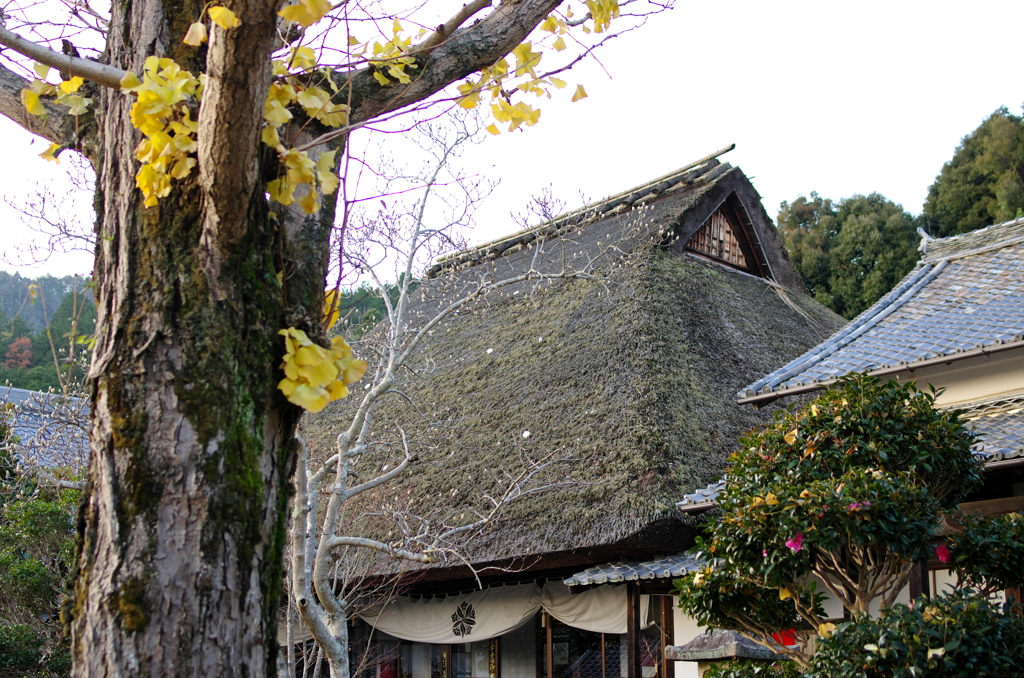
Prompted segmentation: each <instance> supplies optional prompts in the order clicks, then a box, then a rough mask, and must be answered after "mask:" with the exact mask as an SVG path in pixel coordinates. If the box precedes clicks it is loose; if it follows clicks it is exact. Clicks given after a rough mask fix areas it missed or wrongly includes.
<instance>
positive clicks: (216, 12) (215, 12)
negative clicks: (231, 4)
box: [209, 5, 242, 29]
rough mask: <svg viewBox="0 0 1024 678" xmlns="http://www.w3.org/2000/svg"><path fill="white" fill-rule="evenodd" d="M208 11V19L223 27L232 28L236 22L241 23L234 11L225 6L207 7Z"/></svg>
mask: <svg viewBox="0 0 1024 678" xmlns="http://www.w3.org/2000/svg"><path fill="white" fill-rule="evenodd" d="M209 13H210V21H212V22H213V23H215V24H217V25H218V26H220V27H221V28H224V29H228V28H234V27H235V26H237V25H238V24H240V23H242V22H241V21H240V20H239V18H238V16H236V15H235V13H234V12H232V11H231V10H230V9H228V8H227V7H221V6H219V5H218V6H216V7H211V8H210V9H209Z"/></svg>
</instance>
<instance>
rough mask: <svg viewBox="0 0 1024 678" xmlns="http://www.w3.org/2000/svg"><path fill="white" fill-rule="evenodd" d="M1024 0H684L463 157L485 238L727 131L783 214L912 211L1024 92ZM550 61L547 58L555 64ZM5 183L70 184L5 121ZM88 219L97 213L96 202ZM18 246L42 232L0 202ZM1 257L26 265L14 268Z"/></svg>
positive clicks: (10, 192)
mask: <svg viewBox="0 0 1024 678" xmlns="http://www.w3.org/2000/svg"><path fill="white" fill-rule="evenodd" d="M1022 26H1024V3H1022V2H1020V1H1019V0H1017V1H998V2H996V1H992V2H983V1H975V2H971V3H965V2H957V3H954V2H948V1H947V2H942V1H935V0H933V1H931V2H909V1H904V2H897V1H894V0H890V1H888V2H864V1H862V2H857V3H825V2H820V1H819V2H784V1H779V2H774V3H767V2H750V1H745V0H744V1H740V0H733V1H729V0H716V1H714V2H702V3H694V2H685V1H681V2H680V4H679V6H678V7H676V9H674V10H673V11H672V12H670V13H668V14H666V15H662V16H659V17H655V18H654V19H653V20H652V21H651V23H649V24H648V25H647V26H645V27H644V28H642V29H640V30H639V31H636V32H634V33H632V34H629V35H625V36H623V37H620V38H618V39H616V40H614V41H612V42H611V43H610V44H609V45H607V46H606V47H605V48H604V49H603V50H602V51H601V52H600V59H601V63H602V64H603V67H604V69H607V71H608V74H610V76H611V77H609V75H608V74H605V72H604V70H602V68H601V67H599V66H598V65H597V64H594V63H591V64H587V65H586V66H584V67H582V68H577V70H576V71H575V72H573V73H572V74H570V76H571V77H568V78H566V79H568V80H571V81H572V82H573V83H576V82H581V83H583V84H584V85H585V86H586V89H587V92H588V94H589V95H590V96H589V98H587V99H584V100H582V101H580V102H577V103H575V104H572V103H569V102H568V100H567V98H568V95H566V96H565V97H563V100H561V101H555V100H552V101H550V102H547V103H545V104H544V105H543V108H542V110H543V113H542V117H541V122H540V124H538V125H536V126H535V127H532V128H528V129H525V130H524V131H523V132H517V133H512V134H503V135H501V136H500V137H495V138H489V139H487V140H486V141H485V142H484V143H483V144H482V145H481V146H479V147H477V148H475V149H473V150H472V152H471V153H469V154H468V155H467V156H466V158H465V161H464V164H465V166H466V167H467V168H468V169H470V170H471V171H473V172H479V173H483V174H486V175H488V176H490V177H492V178H495V179H500V180H501V186H500V187H499V189H498V190H497V191H496V192H495V193H494V194H493V195H492V197H491V198H490V200H489V201H488V203H487V204H486V205H485V206H484V207H483V208H482V210H481V212H480V213H479V215H478V221H479V224H480V225H479V227H478V230H477V232H476V233H475V239H476V240H478V241H483V240H489V239H492V238H494V237H497V236H499V235H502V234H503V233H506V232H509V231H511V230H515V229H516V226H515V224H514V223H513V222H512V220H511V219H510V218H509V216H508V215H509V212H518V211H520V210H521V207H522V205H523V204H524V203H525V202H526V201H527V200H528V199H529V197H530V196H531V195H532V194H536V193H538V192H539V191H540V190H541V189H542V188H543V187H544V186H546V185H549V184H550V185H552V186H553V188H554V192H555V194H556V195H557V196H559V197H560V198H561V199H562V200H564V201H565V202H566V203H567V207H568V208H572V207H577V206H578V205H579V204H580V194H581V192H582V193H583V194H585V195H586V197H587V198H588V199H590V200H595V199H600V198H601V197H603V196H606V195H609V194H613V193H618V192H620V191H622V190H625V189H628V188H630V187H632V186H635V185H637V184H641V183H643V182H645V181H647V180H649V179H652V178H654V177H657V176H660V175H662V174H665V173H667V172H670V171H672V170H674V169H676V168H678V167H681V166H683V165H685V164H687V163H689V162H690V161H692V160H695V159H698V158H700V157H702V156H705V155H707V154H709V153H711V152H713V151H714V150H716V149H718V148H722V147H724V146H727V145H729V144H731V143H735V144H736V146H737V147H736V150H734V151H732V152H731V153H729V154H728V155H726V156H724V157H723V160H725V161H727V162H730V163H732V164H733V165H738V166H739V167H741V168H742V169H743V170H744V171H745V172H746V174H747V175H748V176H749V177H751V179H752V180H753V183H754V186H755V187H756V188H757V190H758V191H759V192H760V193H761V195H762V196H763V198H764V204H765V207H766V208H767V210H768V213H769V214H771V215H772V216H773V217H774V216H775V214H776V213H777V210H778V206H779V203H780V202H781V201H783V200H792V199H794V198H795V197H797V196H798V195H801V194H802V195H807V194H809V193H810V192H811V191H817V192H818V193H820V194H821V195H823V196H826V197H831V198H836V199H838V198H843V197H848V196H850V195H853V194H855V193H865V194H866V193H871V192H873V191H877V192H879V193H882V194H883V195H885V196H886V197H888V198H890V199H892V200H894V201H896V202H899V203H901V204H902V205H903V206H904V208H906V209H907V210H909V211H910V212H913V213H918V212H920V210H921V204H922V203H923V201H924V198H925V195H926V193H927V189H928V185H929V184H930V183H931V182H932V181H933V180H934V178H935V175H936V174H937V173H938V171H939V170H940V169H941V167H942V164H943V163H944V162H945V161H947V160H948V159H949V158H950V157H951V156H952V154H953V151H954V149H955V148H956V145H957V143H958V142H959V140H960V138H961V137H963V136H964V135H965V134H967V133H968V132H970V131H971V130H973V129H974V128H975V127H977V126H978V124H979V123H980V122H981V121H982V120H983V119H984V118H985V117H986V116H987V115H988V114H990V113H991V112H992V111H994V110H995V109H996V108H998V107H999V106H1006V107H1008V108H1009V109H1010V110H1011V111H1012V112H1014V113H1016V114H1020V113H1021V105H1022V103H1024V77H1022V76H1024V68H1022V63H1024V57H1022V56H1021V53H1020V44H1021V42H1020V37H1019V32H1020V28H1021V27H1022ZM544 65H547V64H544ZM0 134H3V138H4V140H5V144H4V149H5V156H6V157H5V159H4V160H5V162H4V163H2V165H0V178H2V186H3V195H4V197H5V199H6V200H8V201H15V202H17V201H19V200H22V199H24V197H25V196H27V195H30V194H31V193H32V191H33V188H34V187H35V186H36V185H37V184H41V183H45V182H47V181H49V182H51V183H52V186H53V187H54V190H55V191H56V192H57V193H58V194H64V193H68V192H69V188H68V186H67V182H66V180H65V179H63V177H62V174H61V172H62V169H63V168H64V167H65V166H66V163H65V164H64V165H61V167H54V166H53V165H52V164H50V163H46V162H44V161H42V160H40V159H39V158H38V157H37V155H38V153H40V152H42V151H43V150H44V149H45V147H46V144H45V143H44V142H42V141H40V140H36V141H35V143H32V139H31V137H30V136H29V135H28V134H26V133H24V132H22V131H20V128H19V127H18V126H16V125H15V124H13V123H11V122H9V121H7V120H6V119H2V120H0ZM79 202H80V203H81V204H80V206H79V209H78V210H77V213H78V216H79V218H81V219H83V220H85V221H87V222H91V219H92V216H91V213H90V212H89V210H88V201H87V200H80V201H79ZM0 219H2V223H3V235H2V244H3V250H4V252H5V255H6V256H7V257H8V258H10V256H11V253H12V251H13V249H14V247H15V246H16V245H18V244H19V243H24V242H25V241H26V240H27V239H28V238H29V237H31V235H32V234H31V232H29V231H27V230H26V229H25V228H24V227H23V226H22V225H21V223H20V222H21V220H20V218H19V216H18V215H17V214H16V213H15V212H13V211H12V210H10V209H9V208H7V207H6V205H0ZM91 268H92V262H91V257H89V256H86V255H83V254H77V255H66V256H61V257H53V258H51V259H50V261H49V262H47V263H46V264H44V265H41V266H34V267H22V268H17V270H20V271H21V272H22V274H23V275H38V274H40V273H51V274H53V275H63V274H68V273H81V274H87V273H89V272H90V270H91ZM0 269H5V270H15V269H16V267H15V266H12V265H10V264H8V263H7V262H0Z"/></svg>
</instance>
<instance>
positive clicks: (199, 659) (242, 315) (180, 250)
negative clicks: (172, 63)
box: [67, 0, 331, 676]
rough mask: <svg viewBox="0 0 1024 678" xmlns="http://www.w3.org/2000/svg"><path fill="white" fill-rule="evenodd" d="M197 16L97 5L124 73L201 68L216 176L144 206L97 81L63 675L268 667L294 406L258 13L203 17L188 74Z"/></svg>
mask: <svg viewBox="0 0 1024 678" xmlns="http://www.w3.org/2000/svg"><path fill="white" fill-rule="evenodd" d="M187 4H188V3H186V5H187ZM199 9H200V8H199V7H197V6H186V7H180V6H174V7H172V6H171V3H170V2H164V1H161V0H141V1H136V2H133V3H130V4H128V3H123V4H122V3H114V7H113V10H112V11H113V15H112V20H111V24H110V34H109V37H108V49H107V58H108V59H109V61H110V63H111V64H112V65H114V66H117V67H119V68H123V69H125V70H132V71H134V72H140V71H141V67H142V64H143V61H144V60H145V58H146V57H147V56H149V55H151V54H156V55H157V56H172V57H173V58H175V60H176V61H178V63H179V64H181V65H182V66H183V67H184V68H189V69H190V70H192V71H193V72H199V71H200V70H206V71H207V72H209V73H210V78H211V86H210V87H209V90H208V92H207V93H206V95H205V96H204V102H203V108H202V113H201V117H200V124H201V126H202V129H203V131H202V132H201V134H200V137H199V138H200V140H201V150H200V160H201V161H202V162H205V163H206V164H207V166H209V165H213V164H215V165H217V168H216V171H206V172H204V173H202V174H201V175H200V177H199V179H198V180H197V179H196V178H195V176H193V177H192V178H190V179H188V180H185V181H181V182H176V184H175V188H174V191H173V192H172V194H171V195H170V196H168V197H167V198H164V199H162V200H161V202H160V204H159V205H158V206H156V207H151V208H144V207H143V206H142V203H141V199H140V195H139V192H138V191H136V190H135V173H136V172H137V170H138V163H137V161H136V160H135V157H134V150H135V147H136V146H137V144H138V142H139V140H140V138H141V137H140V135H139V134H138V132H137V131H136V130H135V128H134V127H133V126H132V124H131V121H130V118H129V110H130V108H131V105H132V103H133V99H132V98H130V97H126V96H124V95H122V94H121V93H119V92H117V91H113V90H109V91H104V92H101V93H100V96H99V101H98V102H97V104H98V105H97V106H96V110H97V123H98V125H99V134H100V137H101V139H102V149H101V152H100V154H99V157H98V158H97V182H96V185H97V195H96V208H97V213H98V223H97V236H98V237H97V242H98V243H99V244H98V248H97V253H96V269H95V277H96V280H97V288H96V292H97V297H98V317H97V328H98V331H97V342H96V349H95V354H94V360H93V364H92V367H91V371H90V378H91V384H92V403H93V410H92V411H93V436H92V443H91V451H92V459H91V464H90V469H89V476H88V488H87V492H86V498H85V500H84V503H83V508H82V512H81V515H80V518H79V530H80V561H79V571H78V573H77V578H76V580H75V585H74V599H73V604H72V605H71V606H70V607H69V608H68V609H67V612H68V616H70V617H71V620H72V622H71V623H72V626H71V628H72V643H73V648H72V652H73V656H74V674H75V675H76V676H100V675H102V676H115V675H116V676H134V675H150V676H232V675H246V676H263V675H273V672H274V666H275V663H274V659H275V656H274V655H275V651H276V646H277V643H276V624H275V615H276V608H277V606H278V603H279V600H280V591H281V576H282V567H281V565H282V552H283V544H284V536H285V532H284V529H285V517H286V515H287V511H286V503H287V496H288V492H287V489H288V484H287V481H288V478H289V474H290V473H291V471H292V467H293V465H294V453H293V432H294V428H295V424H296V421H297V418H298V414H299V412H298V410H297V408H295V407H294V406H292V405H290V404H288V403H287V402H286V401H285V400H284V398H283V397H282V396H281V394H280V392H279V391H278V390H277V389H276V382H277V379H278V378H279V377H278V376H277V375H276V367H277V364H278V363H279V361H280V344H281V342H280V338H279V337H278V336H277V331H278V330H279V329H280V328H281V327H284V326H286V324H288V323H287V319H286V315H287V313H288V311H287V306H288V305H287V304H286V300H285V296H284V294H283V290H282V288H281V287H280V286H279V283H278V282H277V279H276V273H277V272H278V271H280V270H283V269H285V268H286V266H285V262H284V261H283V260H282V258H281V257H280V253H281V252H284V251H286V249H287V246H286V245H287V244H286V243H285V242H284V240H285V237H284V235H283V233H282V232H281V229H280V228H279V227H278V226H277V222H275V221H274V220H272V219H271V218H270V217H269V211H268V205H267V203H266V200H265V198H264V196H263V186H262V183H261V179H260V169H259V163H258V155H257V152H258V148H259V145H258V144H259V123H260V120H261V118H262V106H263V103H262V102H263V100H264V99H265V97H266V89H267V86H268V85H269V81H270V78H269V61H270V60H269V56H270V50H271V46H272V44H273V42H272V40H273V20H272V17H273V10H272V8H267V7H264V8H261V11H256V9H254V8H249V9H250V10H251V11H250V13H249V16H250V17H254V18H253V19H248V20H247V19H246V13H247V10H245V9H243V8H240V7H236V11H237V12H238V13H239V15H240V17H242V18H243V26H242V27H240V29H239V30H238V34H239V35H241V36H243V37H245V38H246V40H235V41H234V43H235V44H230V43H231V41H227V40H225V39H223V38H224V36H223V35H221V34H222V33H223V31H222V30H220V29H215V31H214V35H213V38H212V41H211V45H210V47H209V54H210V55H216V58H213V56H211V57H210V58H209V59H207V60H206V61H207V63H206V64H205V66H206V68H202V66H203V65H204V64H202V63H197V57H196V56H195V54H196V50H193V49H191V48H186V49H179V46H181V32H182V30H184V28H185V27H187V23H188V21H184V22H183V20H182V18H181V17H195V16H198V14H199ZM261 18H262V19H261ZM261 20H262V23H261ZM178 24H182V26H179V25H178ZM218 36H220V37H218ZM226 43H228V44H226ZM239 43H244V44H239ZM240 52H246V53H247V56H246V58H241V57H240V54H239V53H240ZM256 64H259V65H262V66H263V68H254V69H253V72H251V73H244V72H241V71H243V70H244V69H245V68H247V67H249V66H253V65H256ZM211 66H212V67H211ZM225 83H227V84H225ZM227 109H230V110H227ZM229 116H230V117H231V121H230V124H229V121H228V120H227V118H228V117H229ZM231 125H233V126H234V127H233V128H232V129H230V132H231V133H228V130H226V127H231ZM203 134H205V135H206V138H209V139H211V141H207V142H205V143H204V142H203V141H202V140H203V139H204V137H203V136H202V135H203ZM215 137H216V139H217V140H216V141H213V140H212V139H213V138H215ZM232 171H234V172H237V175H235V176H234V177H232V180H231V181H227V180H225V179H224V174H225V173H229V172H232ZM211 176H212V178H210V177H211ZM225 191H227V192H229V193H230V195H229V196H228V197H227V198H225ZM327 211H328V212H330V210H329V209H328V210H327ZM321 216H328V217H329V216H331V215H330V214H327V215H321ZM328 223H329V222H328ZM211 255H212V256H211ZM322 258H323V255H318V256H317V258H316V260H314V261H313V262H311V263H312V266H311V267H310V268H311V269H312V270H311V271H310V272H307V273H304V274H303V273H301V272H300V273H299V275H297V276H293V278H296V280H295V283H296V284H293V285H292V286H291V287H292V290H293V291H294V292H295V294H294V295H293V296H294V298H293V299H292V300H291V301H292V302H293V304H292V306H291V309H292V311H295V310H297V306H305V308H309V307H310V306H311V305H312V302H313V301H314V300H313V299H310V298H306V299H304V300H303V299H302V297H303V296H306V295H308V294H309V290H310V289H313V290H316V289H317V288H319V290H318V294H319V295H320V296H322V294H323V289H322V287H323V272H324V269H323V266H322V262H321V261H320V260H321V259H322ZM302 278H306V279H308V280H314V281H316V282H315V283H313V284H310V283H308V282H307V284H304V285H303V284H301V283H300V282H299V280H300V279H302ZM313 296H316V295H315V294H314V295H313ZM317 299H319V297H317ZM303 301H305V302H306V303H305V304H303V303H302V302H303ZM295 302H297V304H296V303H295ZM303 310H304V309H303Z"/></svg>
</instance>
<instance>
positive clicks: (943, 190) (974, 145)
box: [924, 107, 1024, 238]
mask: <svg viewBox="0 0 1024 678" xmlns="http://www.w3.org/2000/svg"><path fill="white" fill-rule="evenodd" d="M1021 216H1024V118H1022V117H1021V116H1018V115H1013V114H1012V113H1010V111H1009V110H1007V109H1006V107H1002V108H999V109H997V110H996V111H994V112H993V113H992V115H990V116H989V117H988V118H986V119H985V121H984V122H982V123H981V125H979V126H978V128H977V129H975V130H974V131H973V132H971V133H970V134H968V135H967V136H965V137H964V138H963V139H962V140H961V142H960V145H959V146H957V148H956V152H955V153H954V154H953V157H952V159H950V161H949V162H947V163H946V164H945V165H943V166H942V171H941V172H939V175H938V176H937V177H936V178H935V182H934V183H933V184H932V185H931V186H930V187H929V188H928V198H927V200H926V201H925V204H924V217H925V220H926V223H927V228H928V232H929V233H931V234H932V235H933V236H936V237H940V238H944V237H946V236H950V235H956V234H958V233H967V232H968V231H973V230H975V229H979V228H984V227H985V226H989V225H990V224H997V223H1000V222H1002V221H1008V220H1010V219H1016V218H1017V217H1021Z"/></svg>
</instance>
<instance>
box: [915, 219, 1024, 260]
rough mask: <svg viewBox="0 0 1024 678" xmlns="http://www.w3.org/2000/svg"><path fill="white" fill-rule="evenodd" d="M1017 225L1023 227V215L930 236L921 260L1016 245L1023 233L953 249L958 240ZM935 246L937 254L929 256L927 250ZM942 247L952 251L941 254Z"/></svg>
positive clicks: (975, 237) (955, 256)
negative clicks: (970, 246)
mask: <svg viewBox="0 0 1024 678" xmlns="http://www.w3.org/2000/svg"><path fill="white" fill-rule="evenodd" d="M1017 226H1021V227H1024V217H1020V218H1018V219H1011V220H1009V221H1002V222H1000V223H998V224H991V225H989V226H985V227H984V228H977V229H975V230H973V231H967V232H966V233H957V234H956V235H951V236H948V237H946V238H932V239H930V240H928V241H927V248H926V249H925V250H924V251H923V252H922V255H921V261H929V262H931V261H944V260H947V261H948V260H950V259H960V258H962V257H969V256H973V255H975V254H981V253H982V252H987V251H989V250H994V249H1001V248H1003V247H1009V246H1010V245H1016V244H1018V243H1020V242H1024V233H1021V234H1020V235H1007V236H1006V237H1005V238H1003V239H1001V240H996V241H995V242H991V243H986V244H983V245H981V246H979V247H974V248H971V249H967V250H959V251H958V250H956V249H955V247H956V245H957V244H958V243H957V242H956V241H958V240H961V239H962V240H963V241H964V242H969V241H971V240H974V239H977V238H978V237H979V236H982V237H983V236H985V235H987V234H989V233H991V232H993V231H999V230H1004V229H1005V230H1008V231H1009V230H1011V229H1014V228H1015V227H1017ZM935 248H938V249H939V250H940V251H939V254H938V256H929V250H934V249H935ZM943 249H952V250H953V251H952V252H949V253H947V254H942V250H943Z"/></svg>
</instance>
